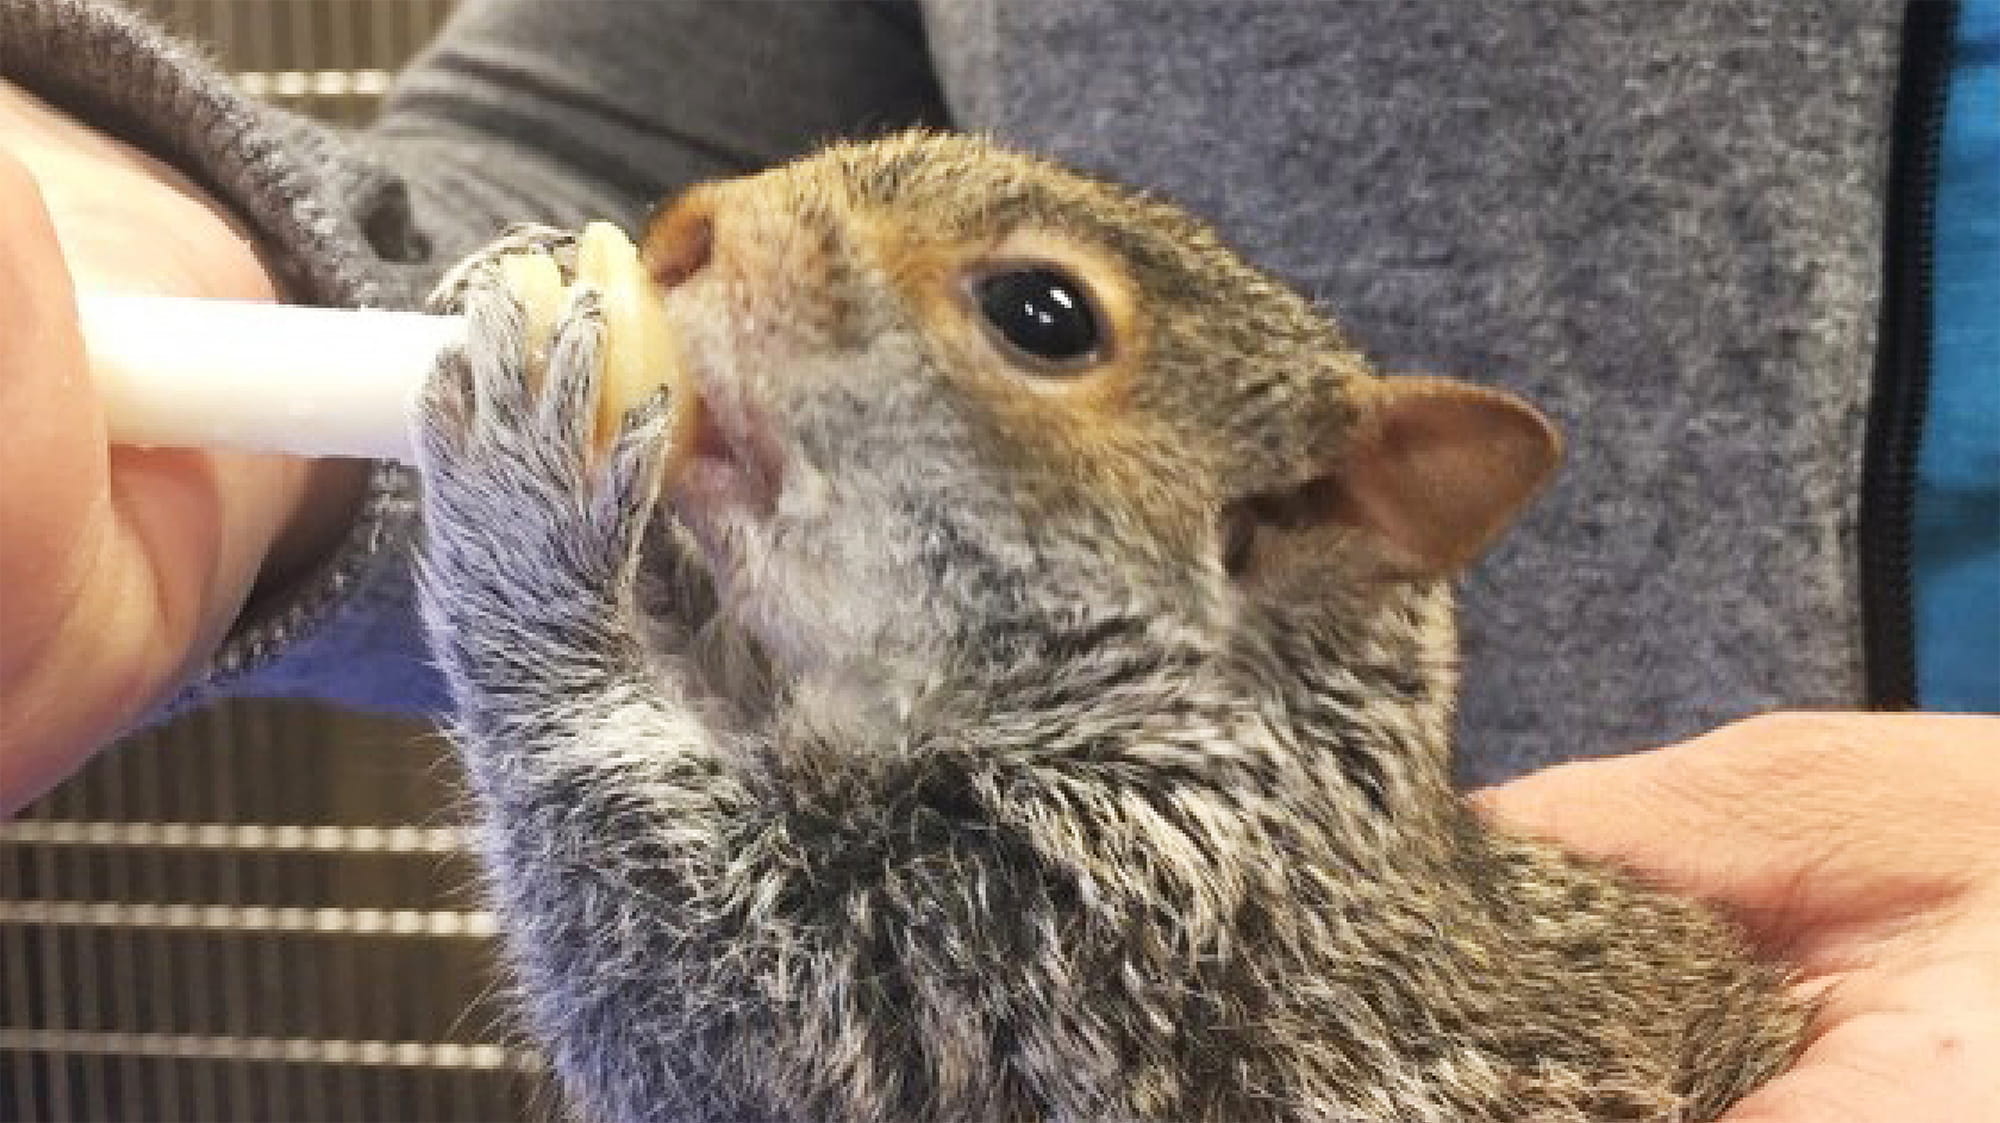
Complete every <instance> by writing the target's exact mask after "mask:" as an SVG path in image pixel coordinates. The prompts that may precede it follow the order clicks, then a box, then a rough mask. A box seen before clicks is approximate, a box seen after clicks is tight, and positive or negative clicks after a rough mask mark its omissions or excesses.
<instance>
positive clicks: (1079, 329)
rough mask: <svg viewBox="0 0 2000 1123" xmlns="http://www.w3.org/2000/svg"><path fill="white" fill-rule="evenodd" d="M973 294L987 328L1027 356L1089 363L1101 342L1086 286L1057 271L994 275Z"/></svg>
mask: <svg viewBox="0 0 2000 1123" xmlns="http://www.w3.org/2000/svg"><path fill="white" fill-rule="evenodd" d="M972 291H973V295H974V296H976V297H978V299H979V310H980V312H982V313H984V314H985V316H986V322H987V323H989V324H992V325H993V328H994V330H996V331H998V332H999V333H1000V335H1001V337H1002V338H1004V339H1006V341H1007V342H1008V343H1011V344H1013V345H1014V346H1015V347H1016V348H1018V349H1019V350H1020V351H1021V352H1022V353H1024V354H1026V355H1030V356H1032V357H1034V358H1037V359H1043V360H1046V361H1048V362H1052V363H1069V362H1074V361H1076V360H1078V359H1085V358H1089V357H1090V356H1091V354H1093V353H1094V352H1095V351H1096V350H1097V348H1098V345H1099V344H1100V343H1101V342H1102V341H1101V339H1100V337H1099V336H1098V332H1097V317H1096V316H1095V315H1094V314H1092V313H1091V310H1090V301H1089V299H1087V298H1086V297H1085V296H1084V293H1083V286H1082V285H1081V284H1079V283H1077V282H1076V281H1074V280H1071V279H1070V278H1069V277H1066V276H1064V275H1063V274H1062V273H1059V272H1057V271H1056V270H1054V269H1048V268H1044V267H1039V266H1038V267H1032V268H1026V269H1008V270H1004V271H1002V272H998V273H989V274H987V275H986V276H984V277H981V278H980V279H979V280H978V281H976V282H974V283H973V289H972Z"/></svg>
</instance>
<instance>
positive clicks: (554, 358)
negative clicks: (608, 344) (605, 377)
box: [417, 249, 669, 593]
mask: <svg viewBox="0 0 2000 1123" xmlns="http://www.w3.org/2000/svg"><path fill="white" fill-rule="evenodd" d="M510 252H514V253H537V252H546V251H541V250H533V249H517V250H514V251H510ZM503 256H505V255H502V254H489V255H485V256H483V257H481V258H480V259H478V260H475V261H474V262H473V263H472V264H471V265H470V266H468V267H467V268H465V270H464V277H463V279H462V282H461V283H460V292H459V296H458V298H457V299H458V300H459V301H460V303H461V304H462V307H463V310H464V314H465V316H466V320H467V324H466V334H465V340H464V342H463V343H462V344H459V345H456V346H454V347H451V348H448V349H447V350H446V351H445V352H444V353H443V354H442V355H440V356H439V358H438V361H437V363H436V365H435V367H434V368H433V369H432V372H431V374H430V378H429V380H428V382H427V383H426V384H425V387H424V391H423V394H422V395H421V398H420V400H419V403H418V407H419V408H418V412H419V419H418V430H419V440H418V450H417V455H418V469H419V472H420V473H421V475H422V478H423V483H424V494H425V498H424V509H425V517H426V519H425V521H426V538H427V542H426V558H425V564H426V567H427V569H429V570H430V571H431V572H432V574H433V575H434V576H436V577H439V578H440V579H443V580H446V581H449V580H450V579H451V576H452V573H453V571H454V570H456V569H459V568H462V567H463V566H473V567H476V568H477V569H478V570H479V571H480V572H481V573H495V572H497V573H501V574H519V575H532V578H533V579H532V580H530V579H529V578H528V577H525V576H524V577H523V578H522V580H521V582H520V583H521V584H522V585H523V586H524V587H527V586H534V587H540V586H546V585H547V584H548V583H549V582H550V581H557V580H565V579H566V580H568V581H569V582H572V583H581V584H584V585H586V586H589V587H591V588H592V589H593V590H594V591H596V592H598V593H607V592H608V591H609V590H611V589H612V588H615V587H617V586H618V585H619V584H620V583H621V582H622V581H623V580H625V579H627V578H629V577H630V568H631V564H632V562H633V560H634V558H635V556H636V552H637V548H638V544H639V540H640V537H641V532H642V531H643V530H644V528H645V524H646V521H647V516H648V514H649V513H650V511H651V509H652V506H653V501H654V499H655V497H656V494H657V491H658V486H659V477H660V465H661V462H662V460H663V458H664V456H665V455H666V445H667V439H666V437H667V423H668V413H669V409H668V401H667V395H666V394H665V392H664V391H662V392H660V393H657V394H654V395H652V396H650V397H649V398H647V399H646V400H645V401H643V402H642V403H641V404H640V405H638V406H637V407H635V408H633V409H631V410H629V411H627V412H626V413H625V415H624V416H623V417H622V419H621V420H620V423H619V425H618V426H617V428H616V430H615V431H614V432H612V433H611V434H610V437H609V440H608V441H607V442H606V443H605V445H604V446H603V447H601V448H600V447H597V446H596V445H595V443H594V441H593V436H592V435H593V430H594V427H595V423H594V419H595V414H596V402H597V395H598V383H599V381H600V378H601V376H602V370H603V365H604V364H603V353H604V340H605V324H604V315H603V309H602V297H601V294H600V293H599V292H598V291H597V290H596V289H594V288H592V287H590V286H588V285H578V286H575V287H574V288H573V289H571V290H570V291H569V292H568V294H567V295H566V296H565V297H564V298H563V303H562V305H561V307H560V309H559V310H557V311H556V314H555V315H554V317H553V319H552V321H551V322H550V323H549V324H538V323H537V322H536V317H535V316H534V315H532V314H531V311H530V308H529V307H528V305H527V304H526V303H525V302H524V299H523V297H522V295H521V294H517V293H516V292H515V291H514V290H513V289H512V287H510V284H509V282H508V272H507V271H506V270H505V269H503V268H502V267H501V264H500V259H501V258H502V257H503ZM517 275H518V274H517Z"/></svg>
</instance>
